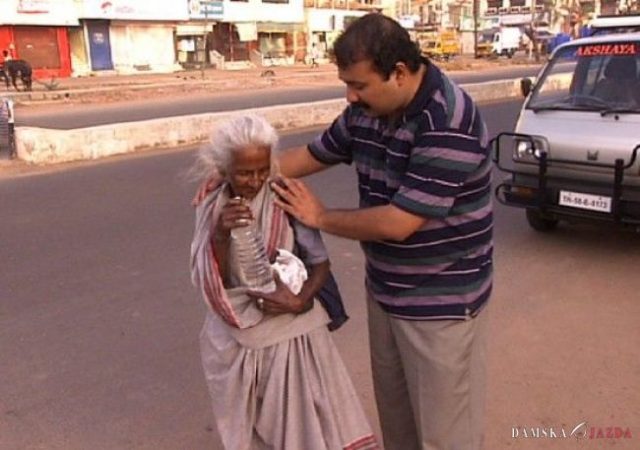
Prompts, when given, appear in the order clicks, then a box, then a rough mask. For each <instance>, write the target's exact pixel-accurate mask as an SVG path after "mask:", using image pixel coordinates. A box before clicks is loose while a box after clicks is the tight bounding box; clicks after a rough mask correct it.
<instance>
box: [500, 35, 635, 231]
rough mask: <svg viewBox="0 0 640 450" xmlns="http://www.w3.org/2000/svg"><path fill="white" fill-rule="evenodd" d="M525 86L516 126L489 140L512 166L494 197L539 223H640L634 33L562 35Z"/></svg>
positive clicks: (504, 164)
mask: <svg viewBox="0 0 640 450" xmlns="http://www.w3.org/2000/svg"><path fill="white" fill-rule="evenodd" d="M522 91H523V94H524V95H525V96H527V99H526V101H525V103H524V105H523V108H522V111H521V112H520V115H519V118H518V122H517V125H516V130H515V133H501V134H500V135H498V136H497V137H496V139H494V143H493V144H494V152H495V153H494V161H495V162H496V163H497V165H498V167H499V168H500V169H501V170H503V171H505V172H507V173H508V176H507V177H506V179H505V180H504V181H503V182H502V183H501V184H500V185H499V186H498V188H497V190H496V195H497V198H498V200H499V201H500V202H502V203H504V204H506V205H509V206H517V207H522V208H525V209H526V216H527V220H528V222H529V224H530V225H531V226H532V227H533V228H534V229H536V230H539V231H549V230H552V229H554V228H555V227H556V226H557V224H558V221H559V220H560V219H569V220H574V219H587V220H597V221H598V220H599V221H609V222H615V223H618V224H622V225H630V226H634V227H636V229H638V230H640V155H638V153H639V152H640V33H624V34H609V35H602V36H596V37H590V38H584V39H578V40H575V41H571V42H568V43H565V44H563V45H561V46H560V47H558V48H557V49H556V50H555V51H554V52H553V55H552V56H551V58H550V59H549V61H548V62H547V64H546V65H545V67H544V68H543V70H542V72H541V73H540V76H539V77H538V79H537V81H536V82H535V84H534V85H532V82H531V80H528V79H524V80H522Z"/></svg>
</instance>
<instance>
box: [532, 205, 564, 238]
mask: <svg viewBox="0 0 640 450" xmlns="http://www.w3.org/2000/svg"><path fill="white" fill-rule="evenodd" d="M527 222H529V226H530V227H531V228H533V229H534V230H536V231H541V232H543V233H544V232H549V231H553V230H555V229H556V228H557V227H558V219H555V218H553V217H549V216H545V215H544V214H542V213H541V212H540V211H538V210H535V209H527Z"/></svg>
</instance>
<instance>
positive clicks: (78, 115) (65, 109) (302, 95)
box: [16, 66, 539, 129]
mask: <svg viewBox="0 0 640 450" xmlns="http://www.w3.org/2000/svg"><path fill="white" fill-rule="evenodd" d="M538 70H539V68H538V67H532V66H507V67H503V68H498V69H490V70H481V71H475V72H453V73H452V74H451V77H452V78H453V79H454V80H455V81H456V82H458V83H461V84H464V83H479V82H484V81H492V80H500V79H509V78H520V77H523V76H535V75H536V74H537V72H538ZM334 72H335V71H329V72H326V71H325V73H326V74H327V75H328V76H330V78H329V80H330V84H331V85H329V86H314V87H308V86H307V87H304V86H300V87H295V86H293V87H292V86H282V87H275V88H262V89H259V90H255V89H249V90H247V91H244V92H243V91H235V92H226V91H225V90H224V89H222V90H220V89H216V88H215V86H212V87H211V89H210V90H209V91H206V90H205V91H204V92H198V93H196V94H190V93H188V92H184V93H177V94H173V95H163V96H159V97H154V94H153V93H152V92H149V93H148V94H141V97H142V98H141V99H139V100H129V101H120V102H117V103H100V102H96V103H95V104H67V103H65V102H62V101H60V102H56V103H54V104H51V105H46V104H42V105H34V106H33V107H21V108H18V109H17V112H16V126H34V127H42V128H56V129H71V128H84V127H89V126H97V125H105V124H109V123H120V122H132V121H140V120H148V119H154V118H162V117H176V116H184V115H190V114H203V113H210V112H220V111H233V110H238V109H247V108H255V107H264V106H273V105H280V104H287V103H306V102H313V101H320V100H329V99H335V98H341V97H343V96H344V87H343V86H342V85H341V84H340V82H339V81H338V79H337V77H335V74H334ZM233 75H234V74H233V73H229V76H230V77H232V76H233ZM256 76H257V75H256ZM299 76H300V75H298V77H299ZM309 76H313V74H310V75H309ZM116 81H117V80H113V82H114V83H115V82H116ZM191 83H192V84H193V83H194V82H191ZM120 88H121V89H126V88H127V87H126V85H123V86H121V87H120ZM112 89H114V90H117V89H118V86H112Z"/></svg>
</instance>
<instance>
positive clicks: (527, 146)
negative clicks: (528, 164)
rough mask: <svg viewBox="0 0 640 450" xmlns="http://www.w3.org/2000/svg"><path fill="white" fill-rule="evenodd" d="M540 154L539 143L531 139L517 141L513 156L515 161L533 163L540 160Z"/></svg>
mask: <svg viewBox="0 0 640 450" xmlns="http://www.w3.org/2000/svg"><path fill="white" fill-rule="evenodd" d="M542 152H543V150H542V143H541V142H536V141H534V140H533V139H526V140H517V141H516V146H515V150H514V155H513V156H514V157H515V158H516V159H525V160H530V161H533V160H537V159H540V155H541V154H542Z"/></svg>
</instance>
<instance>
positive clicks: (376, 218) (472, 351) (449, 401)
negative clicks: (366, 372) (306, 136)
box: [273, 14, 493, 450]
mask: <svg viewBox="0 0 640 450" xmlns="http://www.w3.org/2000/svg"><path fill="white" fill-rule="evenodd" d="M333 53H334V58H335V61H336V63H337V66H338V73H339V77H340V79H341V80H342V81H343V82H344V83H345V84H346V87H347V94H346V95H347V100H348V102H349V106H348V107H347V108H346V109H345V110H344V112H343V113H342V114H341V115H340V116H339V117H338V118H337V119H336V120H335V121H334V122H333V124H332V125H331V126H330V127H329V128H328V129H327V130H325V131H324V132H323V133H322V134H321V135H320V136H319V137H318V138H316V139H315V140H314V141H313V142H312V143H311V144H310V145H309V146H308V147H306V148H299V149H295V150H292V151H290V152H287V153H285V154H284V155H283V156H282V157H281V159H280V163H281V169H282V173H283V174H285V175H287V176H290V177H300V176H304V175H308V174H311V173H314V172H318V171H320V170H324V169H326V168H328V167H330V166H332V165H335V164H338V163H347V164H354V165H355V167H356V170H357V174H358V190H359V194H360V207H359V208H358V209H354V210H337V209H328V208H326V207H325V206H324V205H323V204H322V203H321V202H320V201H319V200H318V199H317V197H315V196H314V195H313V194H312V193H311V192H310V190H309V189H308V188H307V187H306V186H305V185H304V183H302V182H301V181H299V180H296V179H292V178H286V179H284V185H285V186H286V188H283V187H280V186H277V185H275V184H274V185H273V189H274V190H276V192H277V193H278V194H279V195H280V196H281V198H282V200H281V201H280V205H281V206H282V207H283V208H284V209H285V210H286V211H287V212H288V213H290V214H292V215H293V216H295V217H296V218H297V219H299V220H300V221H301V222H303V223H305V224H306V225H308V226H310V227H313V228H317V229H320V230H322V231H325V232H328V233H332V234H335V235H338V236H342V237H346V238H351V239H356V240H359V241H361V242H362V248H363V250H364V252H365V256H366V288H367V295H368V308H369V339H370V346H371V361H372V370H373V376H374V387H375V392H376V401H377V405H378V412H379V415H380V420H381V425H382V430H383V437H384V443H385V449H386V450H413V449H422V450H426V449H429V450H447V449H460V450H469V449H479V448H481V446H482V438H483V423H482V422H483V420H482V419H483V416H484V375H485V355H484V341H485V337H486V315H487V313H486V311H484V306H485V304H486V303H487V300H488V298H489V295H490V292H491V280H492V248H493V246H492V226H493V217H492V207H491V190H490V181H491V180H490V176H491V175H490V174H491V166H490V158H489V153H488V135H487V130H486V126H485V124H484V122H483V120H482V118H481V117H480V113H479V111H478V109H477V107H476V105H475V104H474V103H473V101H472V100H471V98H470V97H469V96H468V95H467V94H466V93H465V92H464V91H462V90H461V89H460V88H459V87H458V86H456V85H455V84H454V83H453V82H452V81H451V80H449V79H448V78H447V77H446V76H445V75H444V74H443V73H442V72H441V71H440V70H439V69H438V68H437V67H436V66H434V65H433V64H431V63H430V62H429V61H427V60H426V59H423V58H421V56H420V52H419V50H418V48H417V46H416V45H415V43H413V42H412V41H411V39H410V37H409V35H408V33H407V32H406V30H404V29H403V28H402V27H401V26H400V25H399V24H398V23H397V22H395V21H393V20H392V19H389V18H387V17H385V16H383V15H380V14H368V15H366V16H363V17H362V18H360V19H358V20H356V21H355V22H353V23H352V24H351V25H350V26H349V27H348V28H347V30H346V31H345V32H344V33H343V34H342V35H341V36H340V37H339V38H338V39H337V40H336V42H335V44H334V50H333ZM276 295H277V294H276Z"/></svg>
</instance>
